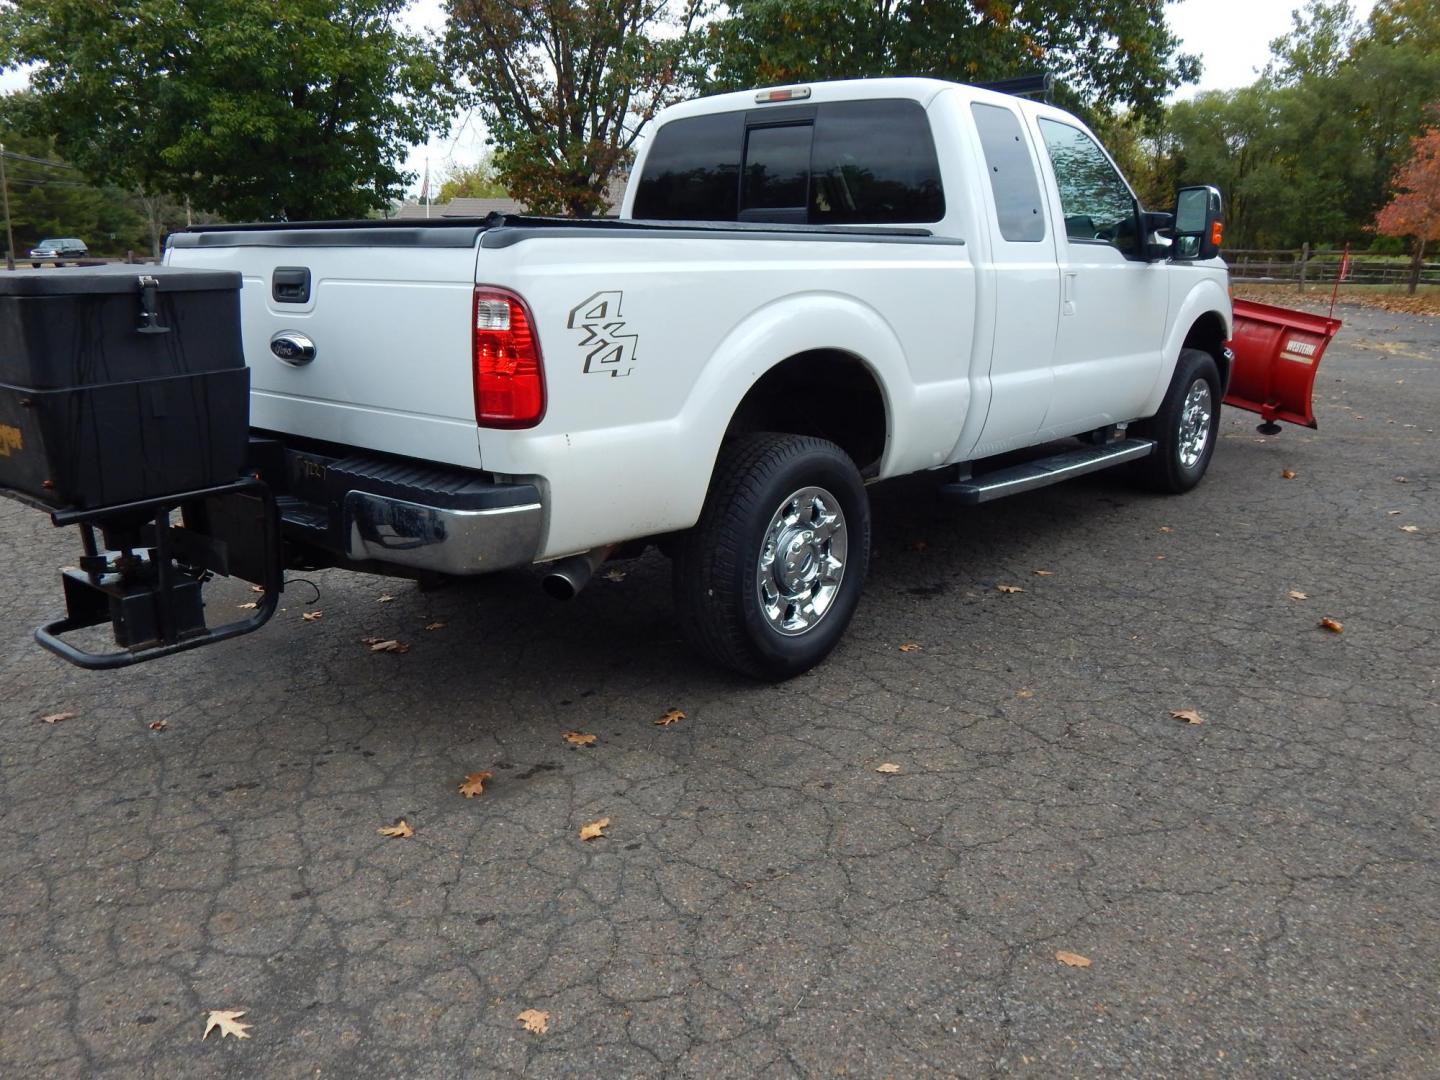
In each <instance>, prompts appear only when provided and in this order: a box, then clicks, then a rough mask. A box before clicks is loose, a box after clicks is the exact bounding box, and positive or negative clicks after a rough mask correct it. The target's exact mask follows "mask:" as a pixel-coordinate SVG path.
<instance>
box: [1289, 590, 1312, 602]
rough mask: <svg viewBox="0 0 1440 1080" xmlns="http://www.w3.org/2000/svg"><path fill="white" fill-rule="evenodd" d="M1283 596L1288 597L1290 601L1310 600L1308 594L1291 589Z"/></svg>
mask: <svg viewBox="0 0 1440 1080" xmlns="http://www.w3.org/2000/svg"><path fill="white" fill-rule="evenodd" d="M1285 595H1286V596H1288V597H1290V599H1291V600H1309V599H1310V594H1309V593H1303V592H1301V591H1300V590H1299V589H1291V590H1290V591H1289V592H1288V593H1286V594H1285Z"/></svg>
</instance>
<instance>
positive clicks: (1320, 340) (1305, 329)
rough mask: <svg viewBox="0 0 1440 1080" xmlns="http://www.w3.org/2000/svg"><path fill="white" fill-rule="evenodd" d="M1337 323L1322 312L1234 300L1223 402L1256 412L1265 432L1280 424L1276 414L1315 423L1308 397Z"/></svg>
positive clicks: (1289, 420)
mask: <svg viewBox="0 0 1440 1080" xmlns="http://www.w3.org/2000/svg"><path fill="white" fill-rule="evenodd" d="M1340 325H1341V324H1340V320H1339V319H1330V318H1326V317H1325V316H1324V315H1312V314H1310V313H1309V312H1307V311H1293V310H1291V309H1290V308H1282V307H1274V306H1272V305H1270V304H1259V303H1256V302H1254V301H1253V300H1236V301H1235V336H1234V337H1233V338H1232V339H1231V341H1230V351H1231V352H1233V353H1234V354H1235V359H1234V361H1233V363H1232V364H1231V366H1230V387H1229V389H1228V390H1227V391H1226V394H1225V404H1226V405H1232V406H1234V407H1235V408H1237V409H1246V410H1248V411H1250V412H1254V413H1259V414H1260V416H1261V418H1262V419H1263V420H1264V423H1263V424H1261V425H1260V430H1261V431H1263V432H1265V433H1267V434H1274V433H1275V432H1278V431H1279V430H1280V428H1279V426H1278V425H1276V423H1275V421H1277V420H1283V421H1285V422H1286V423H1287V424H1299V425H1300V426H1302V427H1308V428H1313V427H1318V426H1319V425H1318V424H1316V423H1315V413H1314V411H1313V409H1312V408H1311V401H1310V395H1311V391H1312V390H1313V389H1314V387H1315V371H1316V369H1317V368H1319V366H1320V358H1321V357H1322V356H1324V355H1325V346H1327V345H1329V344H1330V339H1331V338H1333V337H1334V336H1335V333H1336V331H1338V330H1339V329H1340Z"/></svg>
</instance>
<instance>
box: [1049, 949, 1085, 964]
mask: <svg viewBox="0 0 1440 1080" xmlns="http://www.w3.org/2000/svg"><path fill="white" fill-rule="evenodd" d="M1055 959H1056V960H1059V961H1060V963H1062V964H1064V965H1065V966H1066V967H1089V966H1090V958H1089V957H1088V956H1081V955H1080V954H1079V953H1073V952H1066V951H1065V950H1064V949H1057V950H1056V951H1055Z"/></svg>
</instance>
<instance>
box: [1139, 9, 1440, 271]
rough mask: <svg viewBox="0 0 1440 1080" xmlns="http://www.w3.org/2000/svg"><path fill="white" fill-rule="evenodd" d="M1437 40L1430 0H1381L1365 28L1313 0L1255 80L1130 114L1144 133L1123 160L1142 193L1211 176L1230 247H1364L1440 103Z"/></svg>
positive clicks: (1347, 13)
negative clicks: (1159, 112) (1222, 202)
mask: <svg viewBox="0 0 1440 1080" xmlns="http://www.w3.org/2000/svg"><path fill="white" fill-rule="evenodd" d="M1437 42H1440V4H1435V3H1434V2H1433V0H1380V2H1379V3H1378V4H1377V5H1376V7H1375V9H1374V11H1373V13H1372V14H1371V16H1370V18H1369V20H1368V21H1367V22H1365V23H1364V24H1361V23H1359V22H1357V21H1356V19H1355V18H1354V13H1353V8H1352V6H1351V4H1350V3H1349V2H1348V0H1309V3H1307V4H1306V6H1305V7H1304V8H1302V9H1300V10H1298V11H1296V12H1295V14H1294V16H1293V25H1292V29H1291V31H1290V33H1289V34H1287V35H1286V36H1284V37H1282V38H1279V39H1277V40H1276V41H1274V42H1272V43H1271V54H1272V60H1271V63H1270V64H1269V66H1268V67H1267V68H1266V70H1265V73H1264V75H1263V76H1262V77H1261V78H1260V79H1258V80H1257V81H1256V82H1255V83H1254V84H1253V85H1251V86H1248V87H1244V88H1242V89H1239V90H1232V91H1225V92H1213V93H1207V94H1201V95H1199V96H1197V97H1196V98H1194V99H1193V100H1191V101H1184V102H1179V103H1177V104H1175V105H1174V106H1172V107H1171V108H1170V110H1169V111H1168V112H1167V113H1166V115H1165V116H1164V118H1163V119H1162V120H1161V121H1159V122H1158V123H1156V122H1141V121H1140V120H1138V119H1134V118H1127V119H1129V120H1130V123H1131V126H1132V127H1135V128H1138V129H1139V130H1140V134H1139V135H1137V136H1135V137H1134V138H1133V140H1132V141H1133V143H1134V146H1133V147H1130V148H1128V150H1127V154H1126V156H1125V157H1124V164H1125V165H1126V167H1127V169H1128V170H1129V171H1130V173H1131V175H1132V176H1133V177H1134V178H1135V179H1136V182H1137V187H1139V188H1140V189H1141V191H1142V193H1145V194H1146V197H1147V198H1150V197H1154V195H1155V194H1160V195H1164V193H1167V192H1173V191H1174V189H1175V188H1176V187H1177V186H1179V185H1182V184H1195V183H1213V184H1217V185H1218V186H1219V187H1220V189H1221V190H1222V191H1223V192H1224V193H1225V196H1226V199H1227V216H1228V218H1229V225H1228V228H1227V237H1228V239H1229V241H1230V244H1231V246H1232V247H1237V248H1243V247H1285V248H1289V247H1299V246H1300V245H1301V244H1302V243H1307V242H1308V243H1310V244H1312V245H1319V244H1325V243H1335V242H1340V241H1346V240H1349V241H1358V242H1363V243H1368V242H1369V241H1368V239H1367V237H1366V230H1367V229H1368V228H1369V226H1370V224H1371V222H1372V221H1373V220H1374V218H1375V213H1376V211H1377V210H1378V209H1379V207H1380V206H1381V205H1382V204H1383V203H1384V202H1385V201H1386V199H1387V197H1388V195H1389V193H1390V190H1391V183H1392V177H1393V176H1394V174H1395V170H1396V167H1397V166H1398V165H1399V164H1400V162H1402V161H1403V160H1404V159H1405V157H1406V156H1407V155H1408V153H1409V149H1410V143H1411V139H1412V138H1413V137H1414V136H1415V135H1417V134H1418V133H1419V132H1420V131H1421V130H1422V129H1423V128H1424V127H1425V124H1426V109H1427V106H1428V105H1429V104H1430V103H1431V102H1436V101H1440V47H1437ZM1121 145H1122V147H1124V146H1125V145H1126V144H1125V143H1123V142H1122V143H1121Z"/></svg>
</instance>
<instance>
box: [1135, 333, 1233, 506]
mask: <svg viewBox="0 0 1440 1080" xmlns="http://www.w3.org/2000/svg"><path fill="white" fill-rule="evenodd" d="M1220 398H1221V388H1220V369H1219V368H1218V367H1216V366H1215V358H1214V357H1213V356H1211V355H1210V354H1209V353H1207V352H1203V351H1202V350H1200V349H1182V350H1181V351H1180V359H1179V360H1178V361H1177V362H1176V364H1175V376H1174V378H1172V379H1171V380H1170V389H1169V390H1167V391H1166V392H1165V400H1164V401H1163V402H1162V403H1161V405H1160V411H1159V412H1157V413H1156V414H1155V415H1154V416H1152V417H1151V418H1150V419H1149V420H1143V421H1141V422H1140V423H1138V424H1132V425H1131V426H1130V431H1131V433H1132V434H1135V435H1139V436H1140V437H1142V438H1146V439H1154V440H1155V450H1154V452H1153V453H1151V455H1150V456H1149V457H1148V458H1146V459H1145V460H1143V461H1141V462H1139V463H1137V466H1136V475H1137V477H1138V479H1139V480H1140V482H1141V483H1142V484H1143V485H1144V486H1145V487H1147V488H1149V489H1150V490H1152V491H1159V492H1164V493H1166V494H1170V495H1179V494H1181V493H1183V492H1186V491H1189V490H1190V489H1191V488H1193V487H1194V486H1195V485H1196V484H1198V483H1199V482H1200V480H1201V478H1202V477H1203V476H1204V475H1205V470H1206V469H1208V468H1209V467H1210V458H1211V457H1212V456H1213V455H1214V453H1215V441H1216V439H1217V438H1218V436H1219V431H1220Z"/></svg>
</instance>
